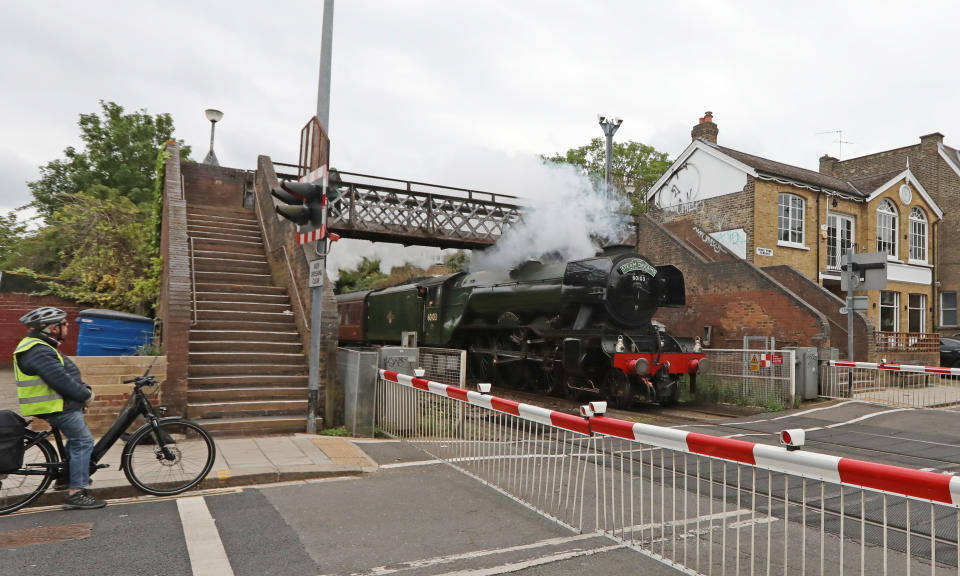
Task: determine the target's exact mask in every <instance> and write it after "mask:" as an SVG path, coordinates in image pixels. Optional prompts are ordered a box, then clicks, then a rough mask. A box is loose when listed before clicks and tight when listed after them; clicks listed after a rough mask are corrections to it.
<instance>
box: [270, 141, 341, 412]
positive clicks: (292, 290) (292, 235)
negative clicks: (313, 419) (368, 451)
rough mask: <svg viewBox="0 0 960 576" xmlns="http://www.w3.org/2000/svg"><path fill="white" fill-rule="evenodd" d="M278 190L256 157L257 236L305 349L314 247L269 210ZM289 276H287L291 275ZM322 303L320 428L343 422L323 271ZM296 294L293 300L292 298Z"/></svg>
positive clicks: (333, 321)
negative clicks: (260, 234) (287, 297)
mask: <svg viewBox="0 0 960 576" xmlns="http://www.w3.org/2000/svg"><path fill="white" fill-rule="evenodd" d="M276 186H279V181H278V180H277V175H276V172H275V171H274V169H273V162H272V161H271V160H270V158H269V157H268V156H260V157H259V158H258V159H257V174H256V183H255V187H254V204H255V206H256V211H257V217H258V219H259V220H260V225H261V228H262V229H263V236H264V239H265V241H266V245H267V247H268V250H267V260H268V261H269V263H270V273H271V275H272V276H273V279H274V282H276V283H277V285H278V286H284V287H285V288H286V289H287V292H288V293H289V294H290V300H291V302H292V310H293V313H294V318H295V319H296V323H297V330H299V331H300V340H301V342H302V344H303V349H304V350H306V351H309V350H310V318H311V314H312V309H313V302H312V297H311V296H312V289H311V288H309V287H308V286H309V277H310V264H309V262H310V260H312V259H313V251H314V243H310V244H305V245H303V246H301V245H299V244H297V240H296V226H295V225H294V224H293V223H292V222H289V221H287V220H285V219H283V218H280V217H279V216H277V214H276V212H274V209H273V206H274V203H273V197H272V196H271V195H270V189H271V188H273V187H276ZM291 273H292V274H291ZM323 286H324V290H323V303H322V316H323V317H322V319H321V322H322V324H323V335H322V336H321V343H320V357H319V370H320V395H319V399H318V411H319V414H321V415H323V417H324V423H323V425H324V427H335V426H339V425H340V424H343V391H342V390H341V389H339V388H338V387H337V385H336V369H337V327H338V325H339V323H340V316H339V314H338V313H337V302H336V298H335V296H334V294H333V283H332V282H331V281H330V279H329V278H328V277H327V276H326V273H324V283H323ZM298 294H299V296H298Z"/></svg>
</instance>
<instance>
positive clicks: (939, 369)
mask: <svg viewBox="0 0 960 576" xmlns="http://www.w3.org/2000/svg"><path fill="white" fill-rule="evenodd" d="M830 366H836V367H838V368H865V369H868V370H890V371H892V372H913V373H915V374H948V375H951V376H960V368H946V367H944V366H919V365H915V364H890V363H887V362H880V363H876V362H852V361H850V360H830Z"/></svg>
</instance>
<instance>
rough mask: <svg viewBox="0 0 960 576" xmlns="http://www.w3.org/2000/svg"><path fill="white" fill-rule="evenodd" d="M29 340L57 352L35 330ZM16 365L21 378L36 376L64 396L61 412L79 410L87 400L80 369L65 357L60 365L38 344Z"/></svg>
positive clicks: (52, 342) (87, 390)
mask: <svg viewBox="0 0 960 576" xmlns="http://www.w3.org/2000/svg"><path fill="white" fill-rule="evenodd" d="M27 335H28V336H31V337H33V338H39V339H40V340H43V341H44V342H47V343H48V344H50V346H53V347H54V348H56V347H57V346H59V344H60V343H59V342H58V341H57V340H56V339H55V338H51V337H50V336H49V335H47V334H44V333H43V332H39V331H37V330H30V331H29V332H28V333H27ZM17 365H18V366H19V367H20V370H21V371H22V372H23V373H24V374H28V375H30V376H39V377H40V378H41V379H42V380H43V381H44V382H46V384H47V386H49V387H51V388H53V389H54V390H56V391H57V393H58V394H60V395H61V396H63V411H64V412H69V411H71V410H82V409H83V405H84V404H85V403H86V402H87V400H89V399H90V396H91V393H90V387H89V386H87V385H86V384H84V383H83V380H81V379H80V369H79V368H77V365H76V364H74V363H73V361H71V360H70V359H69V358H67V357H66V356H64V357H63V364H60V359H59V358H57V353H56V352H54V351H53V350H51V349H50V348H49V347H47V346H43V345H40V344H37V345H36V346H34V347H32V348H30V349H29V350H27V351H25V352H21V353H19V354H17Z"/></svg>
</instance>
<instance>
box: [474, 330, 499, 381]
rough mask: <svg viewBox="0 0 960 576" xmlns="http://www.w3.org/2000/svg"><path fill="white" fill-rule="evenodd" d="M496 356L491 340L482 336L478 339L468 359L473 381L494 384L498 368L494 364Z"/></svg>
mask: <svg viewBox="0 0 960 576" xmlns="http://www.w3.org/2000/svg"><path fill="white" fill-rule="evenodd" d="M495 354H496V350H495V349H494V346H493V341H492V339H491V338H489V337H487V336H480V337H478V338H477V339H476V341H475V342H474V344H473V345H471V346H470V356H469V358H467V370H468V372H469V376H470V379H471V380H473V381H475V382H489V383H491V384H493V383H494V381H495V380H496V379H497V366H496V364H494V363H493V358H494V355H495Z"/></svg>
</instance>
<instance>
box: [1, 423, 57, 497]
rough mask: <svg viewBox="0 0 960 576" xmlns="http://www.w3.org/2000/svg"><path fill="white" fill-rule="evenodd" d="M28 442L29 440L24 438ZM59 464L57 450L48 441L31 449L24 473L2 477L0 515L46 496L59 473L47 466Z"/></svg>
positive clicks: (26, 455)
mask: <svg viewBox="0 0 960 576" xmlns="http://www.w3.org/2000/svg"><path fill="white" fill-rule="evenodd" d="M24 442H29V441H28V440H27V439H26V438H24ZM59 461H60V458H59V457H58V456H57V451H56V450H54V449H53V446H52V445H51V444H50V443H49V442H47V441H46V440H40V441H39V442H36V443H35V444H31V445H30V446H28V447H27V449H26V452H24V455H23V467H21V468H20V470H21V471H20V472H11V473H10V474H0V515H3V514H9V513H11V512H16V511H17V510H19V509H21V508H23V507H24V506H26V505H27V504H29V503H31V502H33V501H34V500H36V499H37V497H38V496H40V495H41V494H43V492H44V491H45V490H46V489H47V488H48V487H49V486H50V483H51V482H53V480H54V478H55V476H56V474H57V473H56V471H55V469H54V468H55V467H50V466H46V465H45V464H47V463H55V462H59ZM26 471H29V472H33V473H32V474H26V473H24V472H26ZM44 472H45V473H44Z"/></svg>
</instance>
